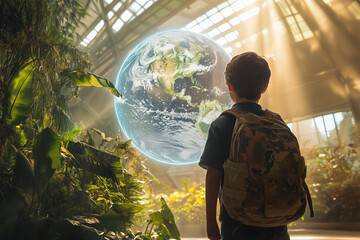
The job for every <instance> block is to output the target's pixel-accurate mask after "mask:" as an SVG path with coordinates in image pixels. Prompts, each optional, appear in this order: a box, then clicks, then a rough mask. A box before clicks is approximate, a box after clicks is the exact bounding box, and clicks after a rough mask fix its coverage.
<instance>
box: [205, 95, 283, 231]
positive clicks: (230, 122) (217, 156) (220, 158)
mask: <svg viewBox="0 0 360 240" xmlns="http://www.w3.org/2000/svg"><path fill="white" fill-rule="evenodd" d="M234 107H238V108H242V109H245V110H247V111H249V112H252V113H254V114H256V115H258V116H264V115H265V111H264V110H263V109H262V108H261V106H260V105H259V104H256V103H252V102H242V103H237V104H235V105H233V108H234ZM235 120H236V119H235V117H234V116H232V115H228V114H223V115H221V116H219V117H218V118H217V119H215V120H214V121H213V122H212V123H211V126H210V129H209V133H208V138H207V141H206V144H205V148H204V151H203V153H202V155H201V158H200V162H199V165H200V166H201V167H202V168H205V169H207V168H208V167H212V168H216V169H218V170H220V171H222V173H223V174H222V175H223V176H224V169H223V164H224V162H225V161H226V160H227V159H228V157H229V153H230V143H231V137H232V132H233V129H234V125H235ZM220 194H221V189H220ZM220 221H221V222H222V223H223V224H224V223H226V226H234V227H238V226H239V225H241V226H242V230H243V231H247V230H251V231H252V230H253V229H254V228H257V227H252V226H246V225H243V224H241V223H240V222H237V221H236V220H233V219H232V218H230V216H229V215H228V213H227V212H226V209H225V208H224V206H223V205H222V204H221V205H220ZM222 228H223V227H222ZM259 230H262V229H260V228H257V231H259ZM270 230H272V231H275V232H278V231H279V232H284V231H286V226H283V227H276V228H268V231H270ZM222 234H223V233H222Z"/></svg>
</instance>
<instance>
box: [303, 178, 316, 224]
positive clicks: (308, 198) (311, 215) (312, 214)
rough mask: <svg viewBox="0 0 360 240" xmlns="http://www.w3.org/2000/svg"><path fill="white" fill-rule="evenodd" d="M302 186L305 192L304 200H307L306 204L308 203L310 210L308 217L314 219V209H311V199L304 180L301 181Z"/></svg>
mask: <svg viewBox="0 0 360 240" xmlns="http://www.w3.org/2000/svg"><path fill="white" fill-rule="evenodd" d="M302 185H303V188H304V189H305V192H306V199H307V202H308V204H309V208H310V217H314V209H313V204H312V199H311V195H310V191H309V188H308V186H307V184H306V182H305V179H304V180H303V181H302Z"/></svg>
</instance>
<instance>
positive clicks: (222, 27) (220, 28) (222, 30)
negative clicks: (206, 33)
mask: <svg viewBox="0 0 360 240" xmlns="http://www.w3.org/2000/svg"><path fill="white" fill-rule="evenodd" d="M230 27H231V26H230V24H228V23H224V24H221V25H220V26H219V27H218V29H219V30H220V32H225V31H227V30H229V29H230Z"/></svg>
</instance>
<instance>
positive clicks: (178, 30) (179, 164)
mask: <svg viewBox="0 0 360 240" xmlns="http://www.w3.org/2000/svg"><path fill="white" fill-rule="evenodd" d="M166 32H187V33H191V34H194V35H201V36H203V37H205V38H207V39H208V40H210V41H211V42H213V43H214V44H215V45H217V46H219V47H220V48H221V49H223V50H224V53H225V54H226V55H227V57H228V59H229V60H231V56H230V54H229V53H228V52H226V51H225V49H224V48H223V47H222V46H220V45H219V44H218V43H217V42H216V41H214V40H213V39H211V38H209V37H207V36H205V35H203V34H200V33H196V32H191V31H186V30H181V29H175V30H167V31H162V32H159V33H156V34H153V35H150V36H148V37H146V38H145V39H143V40H142V41H140V42H139V43H138V44H137V45H136V46H135V47H134V48H133V49H132V50H131V51H130V53H129V54H128V55H127V57H126V58H125V60H124V61H123V63H122V64H121V66H120V69H119V71H118V74H117V77H116V82H115V86H117V85H118V84H117V83H118V80H119V75H120V73H121V72H122V70H123V67H124V64H125V63H126V62H127V60H128V58H129V57H130V56H131V55H132V54H133V53H134V52H135V50H136V49H137V47H138V46H140V45H141V44H142V43H143V42H145V41H147V40H148V39H150V38H153V37H154V36H157V35H160V34H164V33H166ZM119 98H121V97H114V106H115V107H114V109H115V115H116V118H117V120H118V124H119V126H120V129H121V133H122V134H124V135H125V137H126V138H127V139H128V140H130V138H129V135H128V134H127V130H126V129H125V128H124V127H123V126H122V125H121V122H122V121H121V119H120V117H119V113H118V111H117V105H116V104H117V99H119ZM131 140H132V139H131ZM131 144H132V145H133V146H134V147H135V148H136V149H137V150H138V151H139V152H141V153H142V154H143V155H145V156H146V157H148V158H150V159H152V160H154V161H156V162H160V163H162V164H166V165H175V166H184V165H191V164H195V163H198V162H199V160H200V159H196V160H194V161H191V162H185V163H177V162H168V161H164V160H162V159H159V158H158V157H155V156H152V155H151V154H149V153H147V152H145V151H143V150H142V149H141V148H140V147H139V146H138V145H137V144H136V143H135V142H134V141H131Z"/></svg>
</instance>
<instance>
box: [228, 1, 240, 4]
mask: <svg viewBox="0 0 360 240" xmlns="http://www.w3.org/2000/svg"><path fill="white" fill-rule="evenodd" d="M237 1H239V0H229V1H228V2H229V3H230V4H231V3H234V2H237Z"/></svg>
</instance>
